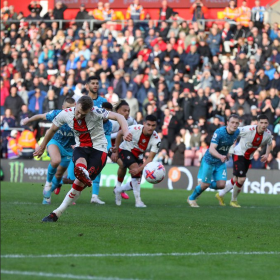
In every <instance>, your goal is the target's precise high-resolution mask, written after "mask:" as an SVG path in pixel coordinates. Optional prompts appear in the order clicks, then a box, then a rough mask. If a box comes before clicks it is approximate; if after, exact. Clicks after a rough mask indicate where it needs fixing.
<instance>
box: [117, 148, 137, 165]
mask: <svg viewBox="0 0 280 280" xmlns="http://www.w3.org/2000/svg"><path fill="white" fill-rule="evenodd" d="M119 158H120V159H121V160H122V162H123V166H124V167H129V166H130V165H131V164H133V163H137V164H140V165H141V164H143V159H139V158H136V157H135V156H134V155H133V154H132V153H131V152H130V151H127V150H122V149H119Z"/></svg>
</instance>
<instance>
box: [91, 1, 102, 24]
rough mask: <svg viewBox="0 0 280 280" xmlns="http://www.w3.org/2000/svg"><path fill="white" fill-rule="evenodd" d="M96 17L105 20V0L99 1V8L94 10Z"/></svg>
mask: <svg viewBox="0 0 280 280" xmlns="http://www.w3.org/2000/svg"><path fill="white" fill-rule="evenodd" d="M93 17H94V19H98V20H103V2H98V3H97V8H96V9H94V10H93Z"/></svg>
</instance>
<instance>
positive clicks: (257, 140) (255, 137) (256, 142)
mask: <svg viewBox="0 0 280 280" xmlns="http://www.w3.org/2000/svg"><path fill="white" fill-rule="evenodd" d="M239 130H240V135H239V136H240V137H241V138H240V141H239V142H238V144H237V145H236V146H235V147H234V154H235V155H238V156H244V157H245V158H246V159H252V158H253V155H254V152H255V151H256V150H257V149H258V148H259V147H260V146H263V145H271V143H272V135H271V132H270V131H269V130H268V129H267V130H266V131H265V132H264V133H263V134H258V132H257V125H247V126H244V127H240V128H239Z"/></svg>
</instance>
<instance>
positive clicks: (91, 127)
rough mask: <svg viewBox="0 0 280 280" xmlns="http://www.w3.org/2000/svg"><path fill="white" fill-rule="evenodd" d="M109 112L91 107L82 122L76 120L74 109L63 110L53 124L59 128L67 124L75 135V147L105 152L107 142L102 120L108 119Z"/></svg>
mask: <svg viewBox="0 0 280 280" xmlns="http://www.w3.org/2000/svg"><path fill="white" fill-rule="evenodd" d="M108 116H109V112H108V111H106V110H105V109H102V108H98V107H93V108H92V110H91V112H90V113H88V114H87V115H86V117H85V118H84V119H82V120H76V118H75V107H72V108H69V109H66V110H63V111H62V112H61V113H60V114H58V115H57V116H56V117H55V119H54V120H53V123H54V124H55V125H56V126H58V127H61V126H63V125H64V124H68V125H69V127H70V128H71V129H72V130H73V132H74V134H75V141H76V147H92V148H94V149H96V150H99V151H102V152H107V140H106V138H105V134H104V129H103V120H104V119H108Z"/></svg>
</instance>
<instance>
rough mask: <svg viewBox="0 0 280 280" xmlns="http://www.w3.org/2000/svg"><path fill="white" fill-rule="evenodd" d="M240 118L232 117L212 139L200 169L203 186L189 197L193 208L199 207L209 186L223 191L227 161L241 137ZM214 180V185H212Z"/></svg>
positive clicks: (199, 186) (197, 187)
mask: <svg viewBox="0 0 280 280" xmlns="http://www.w3.org/2000/svg"><path fill="white" fill-rule="evenodd" d="M238 126H239V116H238V115H235V114H233V115H231V116H230V117H229V119H228V124H227V126H223V127H220V128H218V129H217V130H216V131H215V132H214V134H213V137H212V139H211V144H210V147H209V149H208V150H207V151H206V153H205V155H204V157H203V159H202V161H201V166H200V168H199V179H201V184H200V185H198V186H196V188H195V190H194V192H193V193H192V194H191V195H190V196H189V197H188V200H187V201H188V203H189V205H190V206H191V207H199V206H198V205H197V203H196V199H197V197H198V196H199V195H201V194H202V193H203V192H204V191H205V190H206V189H207V188H208V187H209V186H210V188H214V189H223V188H224V187H225V184H226V179H227V168H226V164H225V162H226V160H227V159H228V151H229V148H230V147H231V146H232V145H233V143H234V142H235V140H236V139H237V137H238V135H239V129H238ZM212 178H213V180H214V184H211V179H212Z"/></svg>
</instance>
